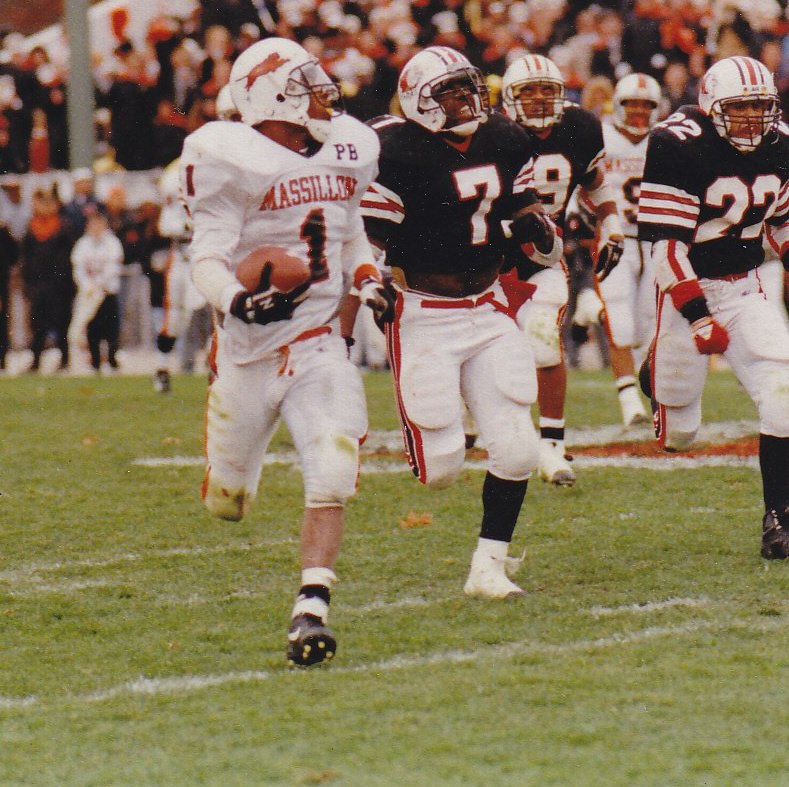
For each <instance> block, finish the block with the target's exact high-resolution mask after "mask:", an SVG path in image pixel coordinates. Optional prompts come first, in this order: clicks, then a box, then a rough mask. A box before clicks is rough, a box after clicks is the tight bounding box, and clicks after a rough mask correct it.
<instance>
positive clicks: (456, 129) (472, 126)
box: [444, 118, 481, 137]
mask: <svg viewBox="0 0 789 787" xmlns="http://www.w3.org/2000/svg"><path fill="white" fill-rule="evenodd" d="M480 122H481V121H480V120H479V118H476V119H474V120H469V121H468V122H467V123H461V124H460V125H459V126H453V127H452V128H446V129H444V131H446V132H447V133H449V134H457V135H458V136H459V137H470V136H471V135H472V134H473V133H474V132H475V131H476V130H477V129H478V128H479V124H480Z"/></svg>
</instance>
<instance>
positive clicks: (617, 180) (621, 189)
mask: <svg viewBox="0 0 789 787" xmlns="http://www.w3.org/2000/svg"><path fill="white" fill-rule="evenodd" d="M603 139H604V140H605V158H604V159H603V163H602V167H603V171H604V172H605V179H606V183H608V185H609V186H610V187H611V188H612V189H613V191H614V195H615V199H616V207H617V209H618V210H619V218H620V220H621V221H622V229H623V230H624V232H625V235H626V236H627V237H629V238H635V237H637V235H638V226H637V224H636V217H637V215H638V195H639V193H640V192H641V178H642V177H643V176H644V160H645V159H646V155H647V135H646V134H645V135H644V136H643V137H642V138H641V139H640V140H639V141H638V142H635V143H633V142H631V141H630V140H629V139H628V138H627V137H626V136H625V135H624V134H623V133H622V132H621V131H619V130H618V129H617V128H616V127H615V126H614V125H613V124H610V123H604V124H603Z"/></svg>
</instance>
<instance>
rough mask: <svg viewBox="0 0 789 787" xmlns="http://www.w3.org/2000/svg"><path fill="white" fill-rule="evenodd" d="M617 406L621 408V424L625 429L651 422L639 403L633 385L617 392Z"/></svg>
mask: <svg viewBox="0 0 789 787" xmlns="http://www.w3.org/2000/svg"><path fill="white" fill-rule="evenodd" d="M619 406H620V407H621V408H622V423H623V424H624V425H625V428H626V429H629V428H630V427H631V426H639V425H641V424H648V423H650V422H651V421H652V419H651V418H650V417H649V416H648V415H647V411H646V410H645V409H644V405H643V404H642V403H641V397H640V396H639V395H638V391H637V390H636V387H635V385H632V386H629V387H627V388H624V389H622V390H621V391H619Z"/></svg>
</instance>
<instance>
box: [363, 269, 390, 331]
mask: <svg viewBox="0 0 789 787" xmlns="http://www.w3.org/2000/svg"><path fill="white" fill-rule="evenodd" d="M395 299H396V294H395V291H394V287H392V283H391V281H388V280H386V279H384V281H377V280H376V279H374V278H372V277H370V278H368V279H365V280H364V281H363V282H362V283H361V286H360V287H359V300H360V301H361V302H362V303H363V304H364V305H365V306H369V307H370V308H371V309H372V310H373V319H374V320H375V324H376V325H377V326H378V327H379V328H380V329H381V330H383V326H384V325H388V324H389V323H390V322H392V320H394V307H395Z"/></svg>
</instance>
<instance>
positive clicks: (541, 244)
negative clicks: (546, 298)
mask: <svg viewBox="0 0 789 787" xmlns="http://www.w3.org/2000/svg"><path fill="white" fill-rule="evenodd" d="M398 96H399V99H400V104H401V106H402V108H403V112H404V114H405V118H406V119H405V120H404V119H403V118H399V117H392V116H385V117H381V118H377V119H374V120H372V121H370V125H371V126H372V127H373V128H374V129H375V130H376V131H377V133H378V135H379V138H380V141H381V156H380V160H379V168H380V173H379V176H378V178H377V180H376V182H375V183H373V185H372V186H371V187H370V188H369V189H368V192H367V194H366V195H365V196H364V198H363V200H362V203H361V205H362V213H363V214H364V216H365V224H366V227H367V231H368V235H369V237H370V239H371V240H372V241H373V243H374V244H375V245H377V246H378V247H380V248H383V249H385V250H386V261H387V263H388V264H389V265H390V266H392V270H393V272H394V274H395V282H396V285H397V286H396V289H397V300H396V305H395V316H394V320H393V322H392V323H391V324H390V325H389V326H388V327H387V331H386V333H387V342H388V354H389V360H390V365H391V367H392V373H393V377H394V382H395V393H396V398H397V404H398V407H399V413H400V420H401V424H402V429H403V437H404V441H405V446H406V451H407V453H408V458H409V462H410V465H411V468H412V470H413V472H414V475H416V477H417V478H418V479H419V480H420V481H421V482H422V483H424V484H427V485H429V486H434V487H443V486H447V485H448V484H450V483H451V482H452V481H454V480H455V479H456V478H457V476H458V474H459V473H460V471H461V469H462V467H463V461H464V458H465V438H464V431H463V423H462V410H463V406H464V404H465V405H466V406H467V407H468V408H469V410H470V411H471V413H472V415H473V416H474V419H475V420H476V423H477V425H478V427H479V431H480V434H481V436H482V438H483V440H484V441H485V444H486V447H487V449H488V456H489V471H488V473H487V475H486V477H485V482H484V487H483V491H482V505H483V516H482V527H481V531H480V538H479V540H478V543H477V547H476V550H475V552H474V556H473V558H472V562H471V569H470V572H469V575H468V579H467V581H466V584H465V586H464V591H465V592H466V593H467V594H468V595H472V596H480V597H483V598H506V597H508V596H514V595H521V594H522V593H523V591H522V590H521V588H520V587H518V585H516V584H515V583H514V582H512V581H511V580H510V579H509V578H508V577H507V573H506V570H507V569H510V568H512V567H513V565H514V564H515V563H517V562H518V561H514V560H513V559H512V558H508V557H507V551H508V546H509V543H510V541H511V539H512V534H513V531H514V528H515V524H516V521H517V519H518V514H519V512H520V509H521V505H522V503H523V499H524V495H525V493H526V486H527V480H528V478H529V476H530V475H531V473H532V471H533V470H534V468H535V466H536V464H537V443H538V440H537V434H536V430H535V428H534V424H533V422H532V419H531V410H530V405H531V404H532V403H533V402H534V400H535V398H536V395H537V385H536V375H535V368H534V359H533V356H532V353H531V351H530V349H529V347H528V346H527V345H526V344H525V343H524V342H523V341H522V338H521V333H520V331H519V330H518V327H517V324H516V322H515V313H516V312H517V310H518V308H519V307H520V306H521V305H522V303H523V301H524V300H525V299H526V298H527V297H528V296H529V295H530V293H531V291H532V289H533V288H531V287H530V286H529V285H528V284H527V283H525V282H522V281H519V280H518V279H517V275H516V273H512V274H510V275H509V276H508V277H504V278H503V279H500V278H499V273H500V268H501V265H502V259H503V256H502V253H503V246H504V230H503V226H502V222H503V221H504V220H507V221H511V222H512V235H513V237H515V238H516V239H517V240H518V241H519V242H521V243H524V244H525V243H530V244H533V247H534V251H533V254H534V255H535V257H536V258H538V259H540V260H542V262H543V264H547V265H550V264H556V263H557V262H558V260H559V258H560V256H561V240H560V239H559V237H558V236H557V235H556V233H555V227H554V225H553V223H552V222H551V220H550V219H549V218H548V217H547V215H546V214H545V211H544V210H543V208H542V206H541V204H540V201H539V198H538V196H537V194H536V192H535V191H534V189H533V186H532V146H531V142H530V140H529V137H528V135H527V134H526V133H525V132H524V131H523V130H522V129H521V128H519V127H518V125H517V124H516V123H513V122H512V121H511V120H509V119H508V118H506V117H505V116H504V115H500V114H499V115H492V116H491V115H490V114H489V112H488V100H487V90H486V87H485V83H484V80H483V78H482V75H481V73H480V72H479V70H478V69H476V68H474V67H472V65H471V64H470V63H469V61H468V60H467V58H466V57H464V56H463V55H461V54H460V53H458V52H456V51H455V50H453V49H450V48H448V47H429V48H427V49H425V50H423V51H422V52H420V53H418V54H417V55H415V56H414V57H413V58H411V60H409V61H408V63H406V65H405V66H404V68H403V70H402V72H401V74H400V76H399V85H398ZM530 248H531V247H530Z"/></svg>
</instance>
